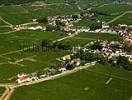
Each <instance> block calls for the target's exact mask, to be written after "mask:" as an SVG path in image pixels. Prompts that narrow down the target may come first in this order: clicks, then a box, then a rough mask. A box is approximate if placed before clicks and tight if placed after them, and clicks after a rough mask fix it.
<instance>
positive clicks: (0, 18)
mask: <svg viewBox="0 0 132 100" xmlns="http://www.w3.org/2000/svg"><path fill="white" fill-rule="evenodd" d="M0 20H2V21H3V22H4V23H6V24H7V25H9V26H12V24H11V23H9V22H8V21H6V20H4V19H3V18H2V17H1V16H0Z"/></svg>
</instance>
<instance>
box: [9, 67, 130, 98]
mask: <svg viewBox="0 0 132 100" xmlns="http://www.w3.org/2000/svg"><path fill="white" fill-rule="evenodd" d="M131 75H132V73H129V72H126V71H123V70H120V69H116V68H111V67H110V66H109V65H96V66H94V67H91V68H90V69H87V70H83V71H80V72H77V73H74V74H72V75H69V76H65V77H63V78H59V79H56V80H51V81H46V82H43V83H39V84H35V85H31V86H24V87H20V88H18V89H16V90H15V92H14V93H13V96H12V97H11V99H10V100H16V99H18V100H23V99H25V100H36V99H42V100H43V99H50V100H67V99H68V100H73V99H77V100H106V99H107V100H129V99H130V98H131V92H132V90H131V88H132V82H129V81H127V79H128V78H129V77H130V76H131ZM128 76H129V77H128ZM120 77H122V78H123V79H120ZM109 78H113V79H112V81H111V82H110V83H109V84H108V85H106V84H105V83H106V82H107V81H108V80H109ZM125 79H126V80H125ZM118 83H120V84H118ZM31 91H32V92H31ZM55 91H56V92H55ZM51 95H52V96H51ZM27 97H30V98H27Z"/></svg>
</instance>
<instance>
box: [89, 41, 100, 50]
mask: <svg viewBox="0 0 132 100" xmlns="http://www.w3.org/2000/svg"><path fill="white" fill-rule="evenodd" d="M90 49H94V50H96V49H99V50H101V49H102V46H101V44H100V42H95V43H94V44H93V45H91V46H90Z"/></svg>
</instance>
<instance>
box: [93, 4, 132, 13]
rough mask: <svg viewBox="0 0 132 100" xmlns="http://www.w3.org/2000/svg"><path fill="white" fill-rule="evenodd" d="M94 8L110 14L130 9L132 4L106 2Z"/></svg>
mask: <svg viewBox="0 0 132 100" xmlns="http://www.w3.org/2000/svg"><path fill="white" fill-rule="evenodd" d="M95 10H97V11H100V12H106V13H109V14H111V15H119V14H121V13H123V12H125V11H131V10H132V6H131V5H127V4H108V5H104V6H102V7H97V8H95Z"/></svg>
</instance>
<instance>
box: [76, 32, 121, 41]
mask: <svg viewBox="0 0 132 100" xmlns="http://www.w3.org/2000/svg"><path fill="white" fill-rule="evenodd" d="M76 37H81V38H85V39H87V38H88V39H91V40H92V39H93V40H95V39H100V40H109V41H120V40H121V38H120V37H119V36H118V35H116V34H110V33H80V34H79V35H78V36H76Z"/></svg>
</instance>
